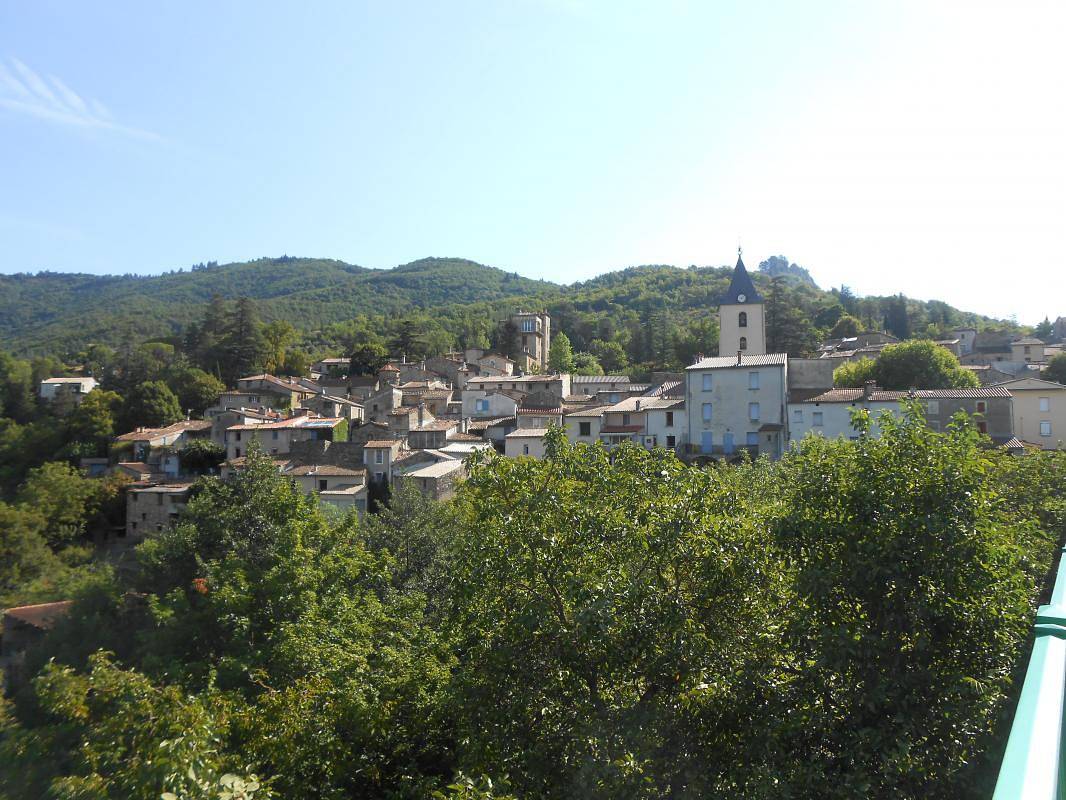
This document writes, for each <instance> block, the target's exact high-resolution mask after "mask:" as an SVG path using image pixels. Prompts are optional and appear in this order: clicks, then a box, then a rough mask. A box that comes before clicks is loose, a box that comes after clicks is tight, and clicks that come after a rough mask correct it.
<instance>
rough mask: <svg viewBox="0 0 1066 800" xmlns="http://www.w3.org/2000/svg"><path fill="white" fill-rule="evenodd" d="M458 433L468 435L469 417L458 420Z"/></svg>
mask: <svg viewBox="0 0 1066 800" xmlns="http://www.w3.org/2000/svg"><path fill="white" fill-rule="evenodd" d="M459 431H460V432H461V433H468V432H469V431H470V417H462V418H461V419H460V420H459Z"/></svg>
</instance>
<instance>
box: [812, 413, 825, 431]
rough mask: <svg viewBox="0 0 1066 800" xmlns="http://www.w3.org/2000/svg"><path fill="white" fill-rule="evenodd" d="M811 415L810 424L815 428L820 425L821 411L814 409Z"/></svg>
mask: <svg viewBox="0 0 1066 800" xmlns="http://www.w3.org/2000/svg"><path fill="white" fill-rule="evenodd" d="M811 416H812V417H813V420H812V422H811V424H812V425H813V426H814V427H816V428H820V427H822V419H823V412H821V411H815V412H814V413H812V414H811Z"/></svg>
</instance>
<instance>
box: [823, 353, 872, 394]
mask: <svg viewBox="0 0 1066 800" xmlns="http://www.w3.org/2000/svg"><path fill="white" fill-rule="evenodd" d="M875 364H876V362H875V361H874V360H873V359H872V358H860V359H859V360H858V361H845V362H844V363H843V364H841V365H840V366H839V367H837V368H836V369H835V370H833V385H834V386H837V387H840V388H845V389H849V388H850V389H861V388H862V387H863V386H864V385H866V382H867V381H874V382H875V383H876V382H877V378H876V377H874V369H875Z"/></svg>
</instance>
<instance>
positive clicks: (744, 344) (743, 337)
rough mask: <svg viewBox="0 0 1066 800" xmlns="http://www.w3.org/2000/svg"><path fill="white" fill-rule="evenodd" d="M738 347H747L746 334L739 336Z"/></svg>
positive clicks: (742, 348) (744, 348)
mask: <svg viewBox="0 0 1066 800" xmlns="http://www.w3.org/2000/svg"><path fill="white" fill-rule="evenodd" d="M740 349H741V350H747V349H748V337H747V336H741V337H740Z"/></svg>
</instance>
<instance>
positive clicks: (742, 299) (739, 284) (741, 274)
mask: <svg viewBox="0 0 1066 800" xmlns="http://www.w3.org/2000/svg"><path fill="white" fill-rule="evenodd" d="M738 350H740V351H741V352H743V353H745V354H748V355H760V356H761V355H765V354H766V312H765V307H764V305H763V299H762V295H760V294H759V292H758V291H757V290H756V288H755V284H754V283H752V282H751V276H750V275H748V271H747V269H745V268H744V261H743V260H742V259H741V254H740V251H739V250H738V251H737V265H736V267H735V268H734V269H733V280H732V281H731V282H730V284H729V291H727V292H726V293H725V297H723V298H722V303H721V305H719V306H718V353H719V355H723V356H728V355H733V354H735V353H736V352H737V351H738Z"/></svg>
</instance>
